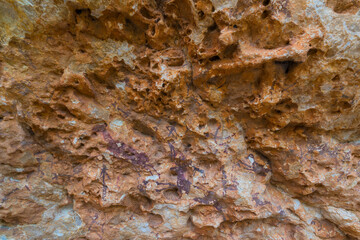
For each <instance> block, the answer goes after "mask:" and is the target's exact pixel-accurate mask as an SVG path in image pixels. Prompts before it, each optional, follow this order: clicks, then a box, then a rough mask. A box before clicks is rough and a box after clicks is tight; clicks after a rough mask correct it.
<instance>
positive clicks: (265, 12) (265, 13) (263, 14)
mask: <svg viewBox="0 0 360 240" xmlns="http://www.w3.org/2000/svg"><path fill="white" fill-rule="evenodd" d="M269 15H270V11H268V10H265V11H263V13H262V14H261V18H262V19H265V18H267V17H268V16H269Z"/></svg>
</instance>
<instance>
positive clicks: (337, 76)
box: [331, 75, 340, 82]
mask: <svg viewBox="0 0 360 240" xmlns="http://www.w3.org/2000/svg"><path fill="white" fill-rule="evenodd" d="M331 81H333V82H338V81H340V76H339V75H335V77H333V78H332V79H331Z"/></svg>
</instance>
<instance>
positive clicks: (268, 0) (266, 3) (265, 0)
mask: <svg viewBox="0 0 360 240" xmlns="http://www.w3.org/2000/svg"><path fill="white" fill-rule="evenodd" d="M269 3H270V0H264V1H263V3H262V4H263V5H264V6H267V5H269Z"/></svg>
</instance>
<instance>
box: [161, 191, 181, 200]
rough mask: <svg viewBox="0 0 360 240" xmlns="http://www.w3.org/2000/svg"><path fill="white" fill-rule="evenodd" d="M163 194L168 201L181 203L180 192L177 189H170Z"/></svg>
mask: <svg viewBox="0 0 360 240" xmlns="http://www.w3.org/2000/svg"><path fill="white" fill-rule="evenodd" d="M163 194H164V197H165V198H166V199H168V200H171V201H179V200H180V195H179V191H178V189H177V188H174V189H168V190H166V191H165V192H164V193H163Z"/></svg>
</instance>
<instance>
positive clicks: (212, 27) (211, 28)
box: [208, 22, 218, 32]
mask: <svg viewBox="0 0 360 240" xmlns="http://www.w3.org/2000/svg"><path fill="white" fill-rule="evenodd" d="M217 28H218V26H217V25H216V23H215V22H214V24H213V25H211V26H210V27H209V28H208V31H209V32H212V31H215V30H216V29H217Z"/></svg>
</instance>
